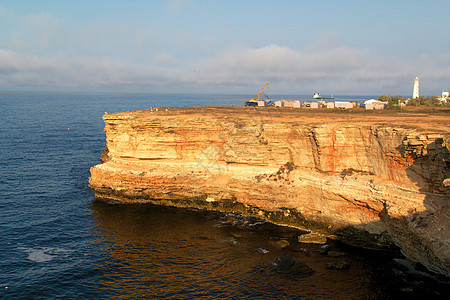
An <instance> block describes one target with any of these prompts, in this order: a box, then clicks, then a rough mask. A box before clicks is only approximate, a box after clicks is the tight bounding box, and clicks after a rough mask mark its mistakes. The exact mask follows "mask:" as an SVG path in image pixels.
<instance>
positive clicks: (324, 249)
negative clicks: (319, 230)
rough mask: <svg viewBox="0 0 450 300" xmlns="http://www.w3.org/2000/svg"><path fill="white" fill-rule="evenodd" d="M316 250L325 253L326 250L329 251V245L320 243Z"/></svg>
mask: <svg viewBox="0 0 450 300" xmlns="http://www.w3.org/2000/svg"><path fill="white" fill-rule="evenodd" d="M318 251H319V253H321V254H327V253H328V251H330V245H322V246H320V247H319V249H318Z"/></svg>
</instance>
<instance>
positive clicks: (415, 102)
mask: <svg viewBox="0 0 450 300" xmlns="http://www.w3.org/2000/svg"><path fill="white" fill-rule="evenodd" d="M378 100H380V101H383V102H387V103H388V107H389V108H394V109H395V108H400V107H401V106H402V105H405V104H406V105H407V106H441V107H450V101H447V102H442V101H440V100H439V97H436V96H431V97H430V96H420V97H419V98H415V99H406V98H403V97H402V96H392V97H391V96H386V95H382V96H380V97H379V98H378Z"/></svg>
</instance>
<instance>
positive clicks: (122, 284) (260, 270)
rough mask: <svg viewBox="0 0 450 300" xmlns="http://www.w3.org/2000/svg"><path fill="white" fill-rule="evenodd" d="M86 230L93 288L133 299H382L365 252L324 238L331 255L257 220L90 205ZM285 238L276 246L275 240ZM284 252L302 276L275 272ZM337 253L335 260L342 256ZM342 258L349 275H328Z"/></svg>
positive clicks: (334, 272) (149, 207)
mask: <svg viewBox="0 0 450 300" xmlns="http://www.w3.org/2000/svg"><path fill="white" fill-rule="evenodd" d="M92 210H93V215H94V223H95V225H94V228H93V231H94V233H95V235H96V236H98V247H99V248H101V251H102V253H103V259H102V262H101V263H100V265H99V266H98V269H99V270H100V273H101V276H100V278H99V279H98V280H97V281H96V283H95V285H96V286H95V288H96V289H98V290H99V293H100V294H101V295H105V296H125V297H132V298H138V297H139V298H140V297H162V298H198V297H210V298H253V299H254V298H277V299H279V298H298V297H307V298H314V299H318V298H319V299H320V298H323V299H325V298H330V297H333V298H337V299H350V298H351V299H382V298H385V297H384V296H385V295H383V294H382V293H381V292H380V288H379V287H378V286H376V285H374V284H373V280H372V279H371V276H372V275H371V273H370V270H371V266H370V264H369V262H368V260H367V257H368V256H369V254H368V253H365V252H361V251H359V250H357V249H354V248H351V247H348V246H343V245H341V244H340V243H336V242H333V241H329V242H328V244H329V245H330V247H331V250H332V251H334V253H338V255H337V256H340V257H336V256H330V255H326V254H321V253H319V251H318V248H319V246H318V245H312V244H300V243H298V242H297V236H298V235H299V234H300V232H299V231H298V230H296V229H293V228H288V227H280V226H276V225H273V224H271V223H268V222H265V221H263V220H261V219H257V218H248V217H243V216H241V215H239V214H230V213H228V214H225V213H217V212H210V211H199V210H190V209H180V208H171V207H161V206H155V205H150V204H149V205H146V204H145V205H144V204H140V205H118V204H108V203H104V202H100V201H95V202H94V203H93V205H92ZM280 240H287V241H288V242H289V244H290V246H289V247H287V248H285V249H282V248H281V247H280V246H279V244H278V243H277V242H279V241H280ZM284 254H288V255H291V256H294V257H296V258H298V259H300V260H301V261H302V262H305V263H306V264H307V265H308V266H310V267H311V268H312V269H313V270H314V273H313V274H312V275H311V276H308V277H301V278H297V277H292V276H288V275H282V274H278V273H277V272H276V270H275V268H274V266H273V262H274V261H275V259H276V257H278V256H280V255H284ZM341 255H342V256H341ZM344 260H345V261H347V262H349V263H350V265H351V267H350V269H348V270H328V269H326V268H325V266H326V265H327V264H329V263H333V262H340V261H344Z"/></svg>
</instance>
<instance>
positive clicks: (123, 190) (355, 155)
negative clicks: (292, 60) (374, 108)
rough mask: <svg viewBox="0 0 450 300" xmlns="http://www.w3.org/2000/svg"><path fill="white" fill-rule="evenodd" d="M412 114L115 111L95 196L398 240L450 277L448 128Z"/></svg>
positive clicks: (364, 241)
mask: <svg viewBox="0 0 450 300" xmlns="http://www.w3.org/2000/svg"><path fill="white" fill-rule="evenodd" d="M416 114H417V113H416ZM420 116H421V118H422V119H423V120H426V117H424V114H423V113H420ZM414 117H417V115H414V113H410V114H404V113H399V114H397V115H396V114H393V113H392V112H387V113H384V114H383V113H379V112H377V113H374V114H372V115H369V114H367V113H364V114H362V115H352V113H341V112H336V113H334V114H333V113H322V115H321V114H319V115H313V114H312V113H309V112H307V113H304V114H303V113H301V112H297V113H296V114H294V113H293V112H291V111H289V110H272V111H270V110H258V109H254V108H253V109H244V108H217V107H216V108H202V109H195V108H163V109H159V111H156V110H154V111H153V110H146V111H134V112H125V113H116V114H107V115H105V116H104V117H103V118H104V120H105V123H106V126H105V131H106V139H107V145H106V148H105V151H104V153H103V155H102V160H103V162H104V163H103V164H100V165H97V166H95V167H93V168H91V177H90V186H91V188H92V190H93V191H94V192H95V195H96V198H98V199H109V200H115V201H120V202H130V203H136V202H145V203H147V202H148V203H155V204H161V205H171V206H180V207H196V208H203V209H210V210H219V211H230V212H232V211H240V212H242V213H243V214H245V215H248V216H256V217H261V218H264V219H267V220H270V221H272V222H275V223H278V224H286V225H290V226H295V227H297V228H301V229H304V230H309V231H313V232H315V233H317V234H319V235H321V236H323V237H328V238H334V239H338V240H341V241H344V242H346V243H349V244H352V245H356V246H360V247H364V248H371V249H390V248H392V247H399V248H400V249H401V251H402V253H403V254H404V255H405V256H406V257H408V258H410V259H411V260H413V261H416V262H419V263H421V264H423V265H424V266H425V267H426V268H427V269H429V270H431V271H433V272H435V273H438V274H442V275H445V276H450V271H449V265H450V255H449V253H450V247H449V243H450V242H449V226H448V225H449V220H450V213H449V209H448V202H449V198H450V188H449V186H448V185H447V184H446V180H447V179H448V178H450V167H449V164H450V154H449V144H448V143H447V141H448V131H446V130H447V129H446V127H445V125H443V126H441V127H438V128H439V130H431V129H430V128H428V126H430V124H433V123H435V124H439V122H442V120H441V118H442V115H439V114H438V115H437V117H436V115H433V114H429V115H428V118H429V119H428V121H426V124H427V125H426V126H424V127H420V126H418V124H417V120H416V125H415V127H414V128H413V127H412V123H411V122H413V120H414ZM445 117H447V119H445ZM389 119H391V120H389ZM445 120H447V121H448V114H447V115H445V112H444V120H443V123H444V124H445V123H446V122H445ZM389 121H391V122H392V123H391V125H390V126H387V125H386V122H389ZM394 122H395V123H397V124H395V123H394ZM422 122H423V121H422ZM394 124H395V126H394ZM446 126H448V124H447V125H446Z"/></svg>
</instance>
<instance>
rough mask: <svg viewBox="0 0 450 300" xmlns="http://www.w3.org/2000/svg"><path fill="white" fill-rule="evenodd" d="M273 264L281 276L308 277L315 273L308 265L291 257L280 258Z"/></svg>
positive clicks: (283, 256) (282, 256)
mask: <svg viewBox="0 0 450 300" xmlns="http://www.w3.org/2000/svg"><path fill="white" fill-rule="evenodd" d="M273 264H274V266H275V268H276V270H277V272H278V273H281V274H289V275H300V276H306V275H311V274H312V273H313V272H314V271H313V270H312V269H311V268H310V267H308V265H306V264H305V263H303V262H301V261H299V260H298V259H296V258H295V257H292V256H290V255H281V256H278V257H277V258H276V259H275V262H274V263H273Z"/></svg>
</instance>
